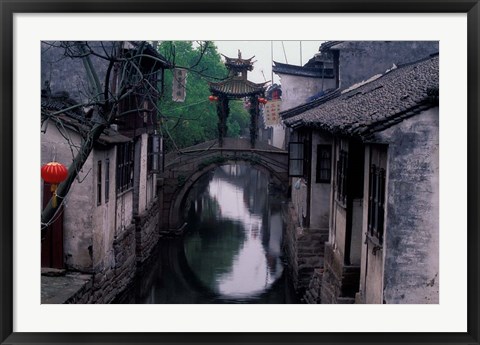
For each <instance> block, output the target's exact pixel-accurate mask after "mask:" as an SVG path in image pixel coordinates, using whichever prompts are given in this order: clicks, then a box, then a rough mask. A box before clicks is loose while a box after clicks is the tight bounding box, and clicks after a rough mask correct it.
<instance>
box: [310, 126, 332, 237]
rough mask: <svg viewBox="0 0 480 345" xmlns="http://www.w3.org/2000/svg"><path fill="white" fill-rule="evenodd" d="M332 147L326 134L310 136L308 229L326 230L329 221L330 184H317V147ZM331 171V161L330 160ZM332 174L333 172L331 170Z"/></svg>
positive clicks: (314, 133)
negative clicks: (310, 169) (310, 181)
mask: <svg viewBox="0 0 480 345" xmlns="http://www.w3.org/2000/svg"><path fill="white" fill-rule="evenodd" d="M324 144H325V145H333V143H332V139H331V137H330V136H329V135H327V134H320V133H319V132H316V131H315V132H313V134H312V172H311V176H312V183H311V201H310V208H311V212H310V227H312V228H318V229H328V226H329V219H330V191H331V186H332V184H331V183H323V182H322V183H317V181H316V175H317V145H324ZM332 169H333V159H332ZM332 172H333V170H332Z"/></svg>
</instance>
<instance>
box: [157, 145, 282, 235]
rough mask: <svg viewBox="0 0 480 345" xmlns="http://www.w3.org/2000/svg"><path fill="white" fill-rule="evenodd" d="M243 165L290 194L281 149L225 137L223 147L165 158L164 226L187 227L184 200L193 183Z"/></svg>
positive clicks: (195, 149) (201, 147) (204, 147)
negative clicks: (220, 169)
mask: <svg viewBox="0 0 480 345" xmlns="http://www.w3.org/2000/svg"><path fill="white" fill-rule="evenodd" d="M240 162H243V163H245V164H250V165H252V166H253V167H255V169H258V170H260V171H262V172H264V173H265V174H266V176H268V178H269V181H270V182H271V183H273V184H275V185H277V186H278V187H279V188H280V189H281V190H283V191H285V192H286V186H288V154H287V152H286V151H284V150H281V149H279V148H277V147H274V146H271V145H268V144H265V143H261V142H258V143H256V144H255V147H254V148H251V143H250V140H248V139H240V138H225V139H224V142H223V145H222V147H220V146H219V145H218V141H217V140H212V141H207V142H204V143H201V144H198V145H195V146H191V147H188V148H185V149H182V150H181V152H174V153H170V154H168V155H166V157H165V172H164V173H163V174H162V176H161V177H162V184H161V203H160V205H161V223H162V224H161V227H162V229H163V230H164V231H168V230H176V229H179V228H180V227H181V226H182V225H183V219H182V210H180V208H181V205H182V201H183V200H184V198H185V197H186V195H187V194H188V191H189V190H190V188H191V187H192V186H193V184H194V183H195V182H196V181H197V180H198V179H199V178H200V177H201V176H202V175H204V174H205V173H207V172H208V171H211V170H213V169H214V168H216V167H218V166H222V165H229V164H236V163H240Z"/></svg>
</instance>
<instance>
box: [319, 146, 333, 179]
mask: <svg viewBox="0 0 480 345" xmlns="http://www.w3.org/2000/svg"><path fill="white" fill-rule="evenodd" d="M331 175H332V145H317V176H316V177H317V183H330V180H331Z"/></svg>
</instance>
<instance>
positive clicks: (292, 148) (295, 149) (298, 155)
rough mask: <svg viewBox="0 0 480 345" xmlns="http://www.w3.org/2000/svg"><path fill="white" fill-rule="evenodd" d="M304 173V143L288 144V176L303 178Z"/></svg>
mask: <svg viewBox="0 0 480 345" xmlns="http://www.w3.org/2000/svg"><path fill="white" fill-rule="evenodd" d="M303 173H304V143H303V142H290V143H289V144H288V174H289V176H292V177H303Z"/></svg>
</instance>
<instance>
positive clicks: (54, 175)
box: [42, 162, 68, 208]
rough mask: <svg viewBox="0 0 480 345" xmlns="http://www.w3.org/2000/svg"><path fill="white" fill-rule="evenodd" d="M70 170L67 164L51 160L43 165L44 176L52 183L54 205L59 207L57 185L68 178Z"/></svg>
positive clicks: (44, 178) (45, 179) (46, 180)
mask: <svg viewBox="0 0 480 345" xmlns="http://www.w3.org/2000/svg"><path fill="white" fill-rule="evenodd" d="M67 175H68V170H67V168H66V167H65V165H63V164H61V163H58V162H50V163H47V164H45V165H44V166H42V178H43V180H44V181H45V182H47V183H51V184H52V185H51V187H50V191H51V192H53V200H52V206H53V208H55V207H57V185H58V184H59V183H61V182H62V181H64V180H65V179H66V178H67Z"/></svg>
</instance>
